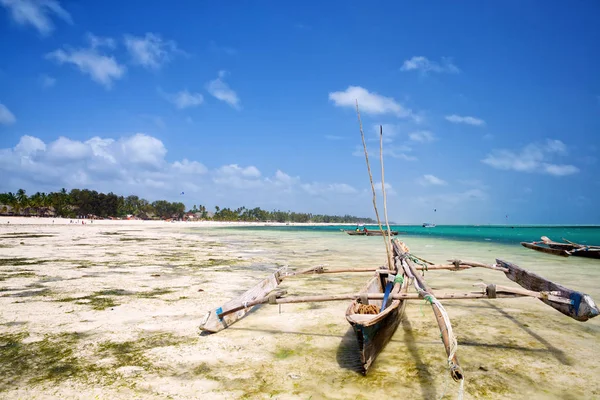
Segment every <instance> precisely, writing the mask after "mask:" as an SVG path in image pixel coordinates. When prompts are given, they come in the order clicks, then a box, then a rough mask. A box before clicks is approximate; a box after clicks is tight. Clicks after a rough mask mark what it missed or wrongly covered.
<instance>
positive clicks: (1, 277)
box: [0, 271, 37, 281]
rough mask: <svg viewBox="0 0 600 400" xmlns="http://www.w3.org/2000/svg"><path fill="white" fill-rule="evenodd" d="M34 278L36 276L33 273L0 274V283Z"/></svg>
mask: <svg viewBox="0 0 600 400" xmlns="http://www.w3.org/2000/svg"><path fill="white" fill-rule="evenodd" d="M36 276H37V274H36V273H35V272H30V271H23V272H15V273H7V274H0V281H5V280H7V279H13V278H33V277H36Z"/></svg>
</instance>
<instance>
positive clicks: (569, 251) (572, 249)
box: [521, 236, 600, 259]
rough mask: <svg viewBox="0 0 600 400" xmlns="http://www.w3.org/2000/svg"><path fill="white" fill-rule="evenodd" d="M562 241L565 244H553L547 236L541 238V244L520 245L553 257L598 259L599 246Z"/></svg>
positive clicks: (599, 256) (599, 254) (523, 243)
mask: <svg viewBox="0 0 600 400" xmlns="http://www.w3.org/2000/svg"><path fill="white" fill-rule="evenodd" d="M563 240H565V242H566V243H560V242H554V241H552V240H550V239H549V238H548V237H547V236H542V241H541V242H531V243H529V242H521V245H522V246H523V247H527V248H528V249H532V250H536V251H539V252H542V253H546V254H553V255H555V256H563V257H569V256H577V257H587V258H597V259H600V246H587V245H583V244H577V243H573V242H570V241H568V240H566V239H563Z"/></svg>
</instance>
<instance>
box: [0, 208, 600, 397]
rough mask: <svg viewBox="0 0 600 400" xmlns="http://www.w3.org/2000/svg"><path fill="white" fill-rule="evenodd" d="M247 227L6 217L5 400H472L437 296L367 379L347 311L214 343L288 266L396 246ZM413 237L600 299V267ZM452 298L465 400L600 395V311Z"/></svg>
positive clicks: (352, 258)
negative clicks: (240, 302) (453, 370)
mask: <svg viewBox="0 0 600 400" xmlns="http://www.w3.org/2000/svg"><path fill="white" fill-rule="evenodd" d="M9 222H10V223H9ZM236 225H237V224H228V223H210V222H203V223H184V222H177V223H167V222H162V221H156V222H154V221H104V220H102V221H94V222H93V223H89V221H86V224H81V221H79V223H71V222H70V220H68V219H66V220H65V219H58V218H57V219H54V220H52V219H36V218H0V305H1V306H0V324H1V325H2V334H1V336H0V397H2V398H11V399H13V398H14V399H17V398H27V399H50V398H61V399H90V398H95V399H134V398H139V399H142V398H143V399H164V398H173V399H197V398H206V399H242V398H252V399H254V398H256V399H268V398H273V399H308V398H312V399H349V398H352V399H369V398H378V397H383V396H394V397H398V398H404V399H439V398H448V399H451V398H456V394H457V390H458V387H457V385H456V384H455V383H454V382H453V381H452V380H451V378H450V377H449V375H448V373H447V370H446V364H445V353H444V350H443V346H442V344H441V341H440V338H439V331H438V330H437V326H436V323H435V319H434V317H433V315H432V313H431V310H430V308H429V307H428V306H427V305H426V304H425V303H424V302H422V301H414V302H411V303H409V305H408V307H407V311H406V318H405V320H404V322H403V323H402V325H401V326H400V328H399V329H398V331H397V332H396V334H395V336H394V337H393V339H392V341H391V342H390V344H389V345H388V346H387V348H386V349H385V351H384V352H383V353H382V354H381V355H380V356H379V357H378V359H377V361H376V362H375V364H374V366H373V367H372V369H371V370H370V371H369V374H368V375H367V376H362V375H360V374H359V373H357V372H356V366H357V362H358V359H357V354H356V343H355V337H354V335H353V332H352V330H351V329H350V326H349V325H348V323H347V321H346V320H345V318H344V311H345V308H346V307H347V305H348V302H329V303H315V304H296V305H283V306H281V307H279V306H268V305H265V306H262V307H260V308H258V309H256V310H255V311H253V312H252V313H251V314H250V315H249V316H247V317H246V318H244V319H242V320H241V321H239V322H238V323H237V324H235V325H234V326H232V327H230V328H229V329H226V330H224V331H222V332H220V333H218V334H213V335H200V334H199V333H200V332H199V330H198V326H199V323H200V320H201V318H202V316H203V315H204V314H205V313H206V312H207V311H208V310H211V309H213V308H215V307H217V306H219V305H221V304H222V303H224V302H225V301H227V300H229V299H230V298H233V297H235V296H237V295H239V294H240V293H242V292H243V291H245V290H246V289H248V288H249V287H251V286H252V285H253V284H255V283H256V282H257V281H259V280H260V279H262V278H264V277H266V276H267V275H268V274H269V273H270V272H272V271H274V270H275V269H276V268H278V267H281V266H284V265H287V266H289V268H290V270H298V269H303V268H307V267H311V266H316V265H320V264H327V265H328V267H329V268H352V267H356V268H358V267H369V266H378V265H382V264H383V263H384V262H385V248H384V246H383V242H382V240H381V238H368V237H349V236H347V235H343V234H341V233H339V232H338V234H335V233H331V232H329V233H322V232H282V231H269V230H261V231H253V230H244V229H235V228H232V229H223V227H226V226H231V227H234V226H236ZM245 225H247V224H245ZM259 225H264V224H263V223H260V224H259ZM406 243H407V244H408V245H409V247H411V250H412V251H413V252H414V253H415V254H417V255H421V256H423V257H426V258H428V259H429V260H431V261H434V262H443V261H445V260H447V259H449V258H454V257H460V258H463V259H474V260H479V261H483V262H493V261H494V258H495V257H498V258H503V259H506V260H507V261H512V262H515V263H517V264H519V265H521V266H522V267H524V268H528V269H531V270H533V271H535V272H537V273H539V274H541V275H543V276H546V277H548V278H549V279H552V280H555V281H557V282H560V283H561V284H564V285H565V286H569V287H573V288H577V289H579V290H581V291H583V292H586V293H588V294H590V295H591V296H592V297H594V298H595V299H596V300H597V301H598V300H599V299H600V288H599V287H598V284H597V283H598V282H600V268H599V267H600V264H599V263H598V262H597V261H596V260H587V259H583V260H581V259H576V260H572V259H562V258H558V257H553V256H548V255H544V254H541V255H540V254H537V253H535V252H531V251H528V250H527V249H523V248H520V246H509V245H499V244H492V243H489V244H474V243H468V242H453V241H449V240H441V239H430V238H410V239H406ZM567 272H568V273H567ZM369 277H370V274H369V273H366V274H335V275H326V276H324V275H320V276H313V275H311V276H304V277H296V278H293V279H288V280H285V281H284V282H283V284H282V288H284V289H287V290H288V293H289V295H303V294H322V293H353V292H356V291H357V290H358V289H360V288H361V287H362V286H363V285H364V283H365V282H366V280H367V279H368V278H369ZM426 278H427V279H428V281H429V283H430V284H431V286H432V287H433V289H434V290H435V289H440V288H444V289H449V290H456V291H470V290H474V288H473V286H472V285H473V284H474V283H477V282H480V281H481V280H483V281H484V282H487V283H501V284H506V285H511V283H509V282H508V280H507V279H506V278H505V277H504V276H498V275H497V273H496V272H494V271H487V270H483V271H464V272H460V273H456V272H449V271H439V272H428V273H426ZM444 304H445V305H446V309H447V310H448V312H449V314H450V317H451V319H452V323H453V327H454V330H455V332H456V334H457V336H458V343H459V350H458V354H459V359H460V361H461V364H462V367H463V370H464V372H465V376H466V382H465V398H467V399H541V398H544V399H581V398H586V399H587V398H597V397H599V396H600V384H599V383H598V381H597V376H598V374H600V366H599V364H598V361H597V360H598V359H599V358H600V349H599V348H598V343H599V342H600V318H598V319H596V320H591V321H588V322H586V323H580V322H577V321H574V320H571V319H569V318H567V317H565V316H563V315H562V314H560V313H558V312H556V311H555V310H553V309H551V308H550V307H547V306H546V305H544V304H542V303H541V302H539V301H536V300H533V299H496V300H478V301H468V302H464V301H463V302H459V301H454V302H452V301H447V302H444Z"/></svg>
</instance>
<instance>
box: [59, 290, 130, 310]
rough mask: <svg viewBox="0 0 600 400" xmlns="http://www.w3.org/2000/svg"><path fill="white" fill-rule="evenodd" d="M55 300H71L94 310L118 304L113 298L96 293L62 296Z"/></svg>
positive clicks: (67, 301)
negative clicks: (81, 295) (82, 295)
mask: <svg viewBox="0 0 600 400" xmlns="http://www.w3.org/2000/svg"><path fill="white" fill-rule="evenodd" d="M55 301H58V302H61V303H69V302H73V303H75V304H80V305H87V306H90V307H91V308H92V309H93V310H96V311H102V310H106V309H107V308H112V307H116V306H118V305H119V304H118V303H117V302H116V301H115V300H114V299H113V298H111V297H106V296H103V295H100V294H96V293H94V294H91V295H89V296H84V297H64V298H62V299H58V300H55Z"/></svg>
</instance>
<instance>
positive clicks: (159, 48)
mask: <svg viewBox="0 0 600 400" xmlns="http://www.w3.org/2000/svg"><path fill="white" fill-rule="evenodd" d="M124 40H125V47H127V51H128V52H129V55H130V56H131V59H132V61H133V63H134V64H137V65H141V66H142V67H145V68H149V69H159V68H160V67H161V66H163V65H164V64H166V63H167V62H169V61H171V59H172V58H173V55H174V54H175V53H184V52H183V51H181V50H179V48H178V47H177V43H175V42H174V41H172V40H163V39H162V38H161V37H160V35H157V34H154V33H150V32H148V33H146V35H145V36H132V35H125V39H124Z"/></svg>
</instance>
